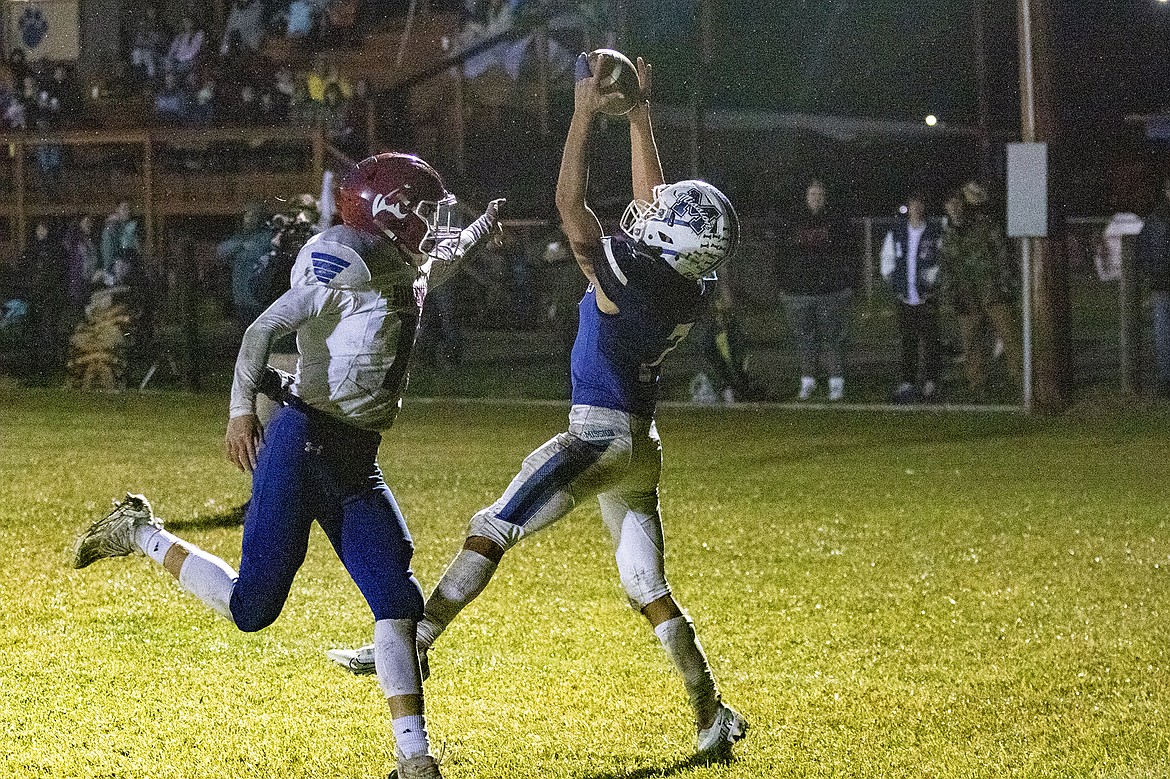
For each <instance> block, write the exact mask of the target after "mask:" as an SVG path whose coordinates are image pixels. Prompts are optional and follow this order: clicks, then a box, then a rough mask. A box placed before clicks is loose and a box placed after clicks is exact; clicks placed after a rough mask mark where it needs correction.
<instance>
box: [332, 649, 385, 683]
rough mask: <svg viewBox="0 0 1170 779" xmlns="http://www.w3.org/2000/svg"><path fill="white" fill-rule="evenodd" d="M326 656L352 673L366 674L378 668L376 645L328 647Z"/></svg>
mask: <svg viewBox="0 0 1170 779" xmlns="http://www.w3.org/2000/svg"><path fill="white" fill-rule="evenodd" d="M325 656H326V657H328V658H329V659H330V660H332V661H333V662H335V663H337V664H338V665H340V666H341V667H342V668H344V669H345V670H347V671H349V672H350V673H351V674H356V675H358V676H365V675H367V674H372V673H374V671H375V670H377V669H376V668H375V666H374V645H373V644H370V645H369V646H363V647H362V648H361V649H327V650H326V651H325Z"/></svg>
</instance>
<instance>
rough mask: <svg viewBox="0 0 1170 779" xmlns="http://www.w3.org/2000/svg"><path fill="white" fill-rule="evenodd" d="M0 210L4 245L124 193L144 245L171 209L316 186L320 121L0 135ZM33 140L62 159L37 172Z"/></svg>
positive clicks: (232, 205)
mask: <svg viewBox="0 0 1170 779" xmlns="http://www.w3.org/2000/svg"><path fill="white" fill-rule="evenodd" d="M4 147H7V154H3V155H2V159H0V213H2V214H5V215H8V218H9V220H10V223H11V224H10V231H9V232H10V235H11V236H12V238H13V239H14V240H13V241H12V243H13V244H14V246H13V247H12V249H13V250H14V251H16V252H17V253H19V252H21V251H23V249H24V243H25V241H26V240H27V237H28V234H29V230H28V226H29V223H30V222H31V221H32V220H35V219H38V218H42V217H69V216H80V215H82V214H95V215H99V216H100V215H104V214H108V213H110V212H111V211H112V210H113V209H114V208H115V207H116V206H117V205H118V203H120V202H121V201H123V200H125V201H128V202H129V203H130V205H131V208H132V210H133V211H134V212H135V213H137V214H139V215H140V217H141V220H142V225H143V241H144V245H145V248H146V250H147V251H148V252H149V251H151V250H152V249H153V248H154V246H155V244H156V236H158V235H159V234H161V232H160V231H161V225H162V223H163V222H164V221H165V220H166V219H168V218H171V217H183V216H203V215H219V214H223V215H229V214H239V213H242V212H243V209H244V207H245V206H246V205H247V203H249V202H250V201H255V200H271V199H273V198H276V197H287V196H289V195H290V194H294V193H297V192H314V193H315V192H317V191H318V190H319V189H320V182H321V176H322V173H323V172H324V170H325V168H326V167H327V165H328V164H330V163H335V160H336V155H335V154H334V155H329V156H330V160H327V159H326V157H327V153H326V150H327V147H328V144H327V143H326V142H325V138H324V134H323V132H322V131H321V129H320V128H319V127H318V128H314V129H300V128H293V127H181V128H180V127H166V128H151V129H140V130H113V131H104V130H78V131H70V132H57V133H43V134H42V133H32V132H23V133H8V134H0V148H4ZM39 147H58V148H59V149H60V150H61V151H62V166H61V168H60V169H59V171H57V172H56V173H49V174H46V173H45V172H44V171H42V170H40V169H39V166H38V161H37V159H36V153H37V149H38V148H39Z"/></svg>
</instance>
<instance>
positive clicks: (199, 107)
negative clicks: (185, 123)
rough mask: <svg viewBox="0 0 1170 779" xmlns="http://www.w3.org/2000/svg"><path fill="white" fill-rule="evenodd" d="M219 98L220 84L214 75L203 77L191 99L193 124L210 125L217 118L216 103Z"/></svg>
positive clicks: (191, 119)
mask: <svg viewBox="0 0 1170 779" xmlns="http://www.w3.org/2000/svg"><path fill="white" fill-rule="evenodd" d="M218 99H219V85H218V84H217V83H216V80H215V78H214V77H212V76H208V77H207V78H205V79H203V82H202V83H201V84H200V85H199V89H198V91H196V92H195V97H194V99H193V100H192V101H191V109H190V113H189V119H190V122H191V123H192V124H199V125H209V124H214V123H215V120H216V103H217V101H218Z"/></svg>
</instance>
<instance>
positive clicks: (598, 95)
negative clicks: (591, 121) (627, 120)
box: [575, 49, 650, 116]
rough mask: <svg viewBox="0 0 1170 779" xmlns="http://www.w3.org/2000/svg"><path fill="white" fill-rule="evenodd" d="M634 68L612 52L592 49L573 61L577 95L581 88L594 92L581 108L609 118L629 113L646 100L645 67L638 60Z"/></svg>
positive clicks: (627, 61)
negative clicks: (586, 108) (575, 64)
mask: <svg viewBox="0 0 1170 779" xmlns="http://www.w3.org/2000/svg"><path fill="white" fill-rule="evenodd" d="M638 65H639V67H637V68H636V67H634V63H632V62H630V59H629V57H627V56H626V55H624V54H622V53H621V52H620V51H616V50H614V49H595V50H593V51H591V52H589V53H588V54H582V55H580V56H579V57H577V66H576V70H575V76H576V79H577V92H578V93H580V91H581V88H582V85H583V84H584V85H585V87H586V88H587V89H594V88H595V90H596V92H595V94H590V95H589V96H588V97H589V98H590V100H589V101H588V105H587V106H583V107H588V108H591V109H593V110H594V111H600V112H602V113H604V114H608V115H609V116H621V115H623V114H626V113H629V111H630V109H632V108H633V107H634V106H635V105H637V104H638V103H640V102H641V101H643V100H645V99H647V97H648V96H649V75H650V73H649V66H648V65H645V63H643V62H642V60H641V58H639V59H638ZM643 76H644V77H645V78H644V79H643ZM578 102H580V100H578Z"/></svg>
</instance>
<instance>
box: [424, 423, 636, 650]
mask: <svg viewBox="0 0 1170 779" xmlns="http://www.w3.org/2000/svg"><path fill="white" fill-rule="evenodd" d="M624 416H625V415H621V414H619V413H618V412H612V411H609V410H608V409H592V408H587V407H574V409H573V410H572V412H571V413H570V417H569V432H567V433H561V434H560V435H558V436H556V437H555V438H553V439H551V440H550V441H548V442H547V443H545V444H544V445H543V446H541V447H540V448H538V449H536V450H535V451H534V452H532V454H530V455H529V456H528V457H527V458H525V460H524V463H523V464H522V465H521V468H520V472H519V473H518V474H517V475H516V477H515V478H513V479H512V482H511V483H510V484H509V485H508V488H507V489H506V490H505V491H504V494H503V495H502V496H501V497H500V499H499V500H497V501H496V502H495V503H493V504H492V505H491V506H489V507H487V508H486V509H484V510H482V511H480V512H478V513H477V514H476V515H475V516H474V517H472V519H471V523H470V527H469V530H468V534H467V540H466V542H465V543H464V545H463V548H462V549H461V550H460V551H459V553H458V554H457V555H456V556H455V559H454V560H452V561H451V564H450V565H449V566H448V567H447V570H446V571H444V572H443V576H442V578H441V579H440V580H439V583H438V585H436V586H435V590H434V592H432V593H431V595H430V597H428V598H427V602H426V606H425V608H424V614H423V620H422V622H420V623H419V628H418V644H419V653H420V654H421V655H424V656H425V653H426V652H427V650H428V649H430V647H431V646H432V645H433V644H434V643H435V640H436V639H437V638H438V637H439V636H440V635H441V634H442V632H443V631H444V630H445V629H446V628H447V626H448V625H450V624H451V621H452V620H454V619H455V617H456V616H457V615H458V614H459V612H460V611H462V610H463V608H464V607H466V606H467V604H468V603H470V602H471V601H472V600H474V599H475V598H476V597H477V596H478V595H479V594H480V593H481V592H483V590H484V588H485V587H487V585H488V582H489V581H491V578H492V576H493V575H494V574H495V572H496V567H497V566H498V565H499V562H500V559H501V558H502V557H503V555H504V552H506V551H507V550H508V549H510V548H511V547H512V546H514V545H515V544H516V543H517V542H519V541H520V539H521V538H524V537H525V536H528V535H531V534H532V533H535V532H537V531H539V530H542V529H543V528H546V527H548V526H549V525H551V524H552V523H554V522H556V521H557V520H558V519H560V518H561V517H563V516H565V515H566V514H568V513H569V512H570V511H571V510H572V509H573V507H574V506H575V505H576V504H577V502H578V501H580V500H583V499H586V498H588V497H590V496H592V495H596V494H597V493H598V492H599V491H600V490H601V489H602V488H603V487H604V486H605V485H606V484H607V483H609V482H610V481H612V480H614V479H615V478H618V477H620V475H621V473H623V472H624V470H625V468H626V466H627V464H628V462H629V451H630V444H629V433H628V422H625V421H624V420H622V419H620V418H618V417H624Z"/></svg>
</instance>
